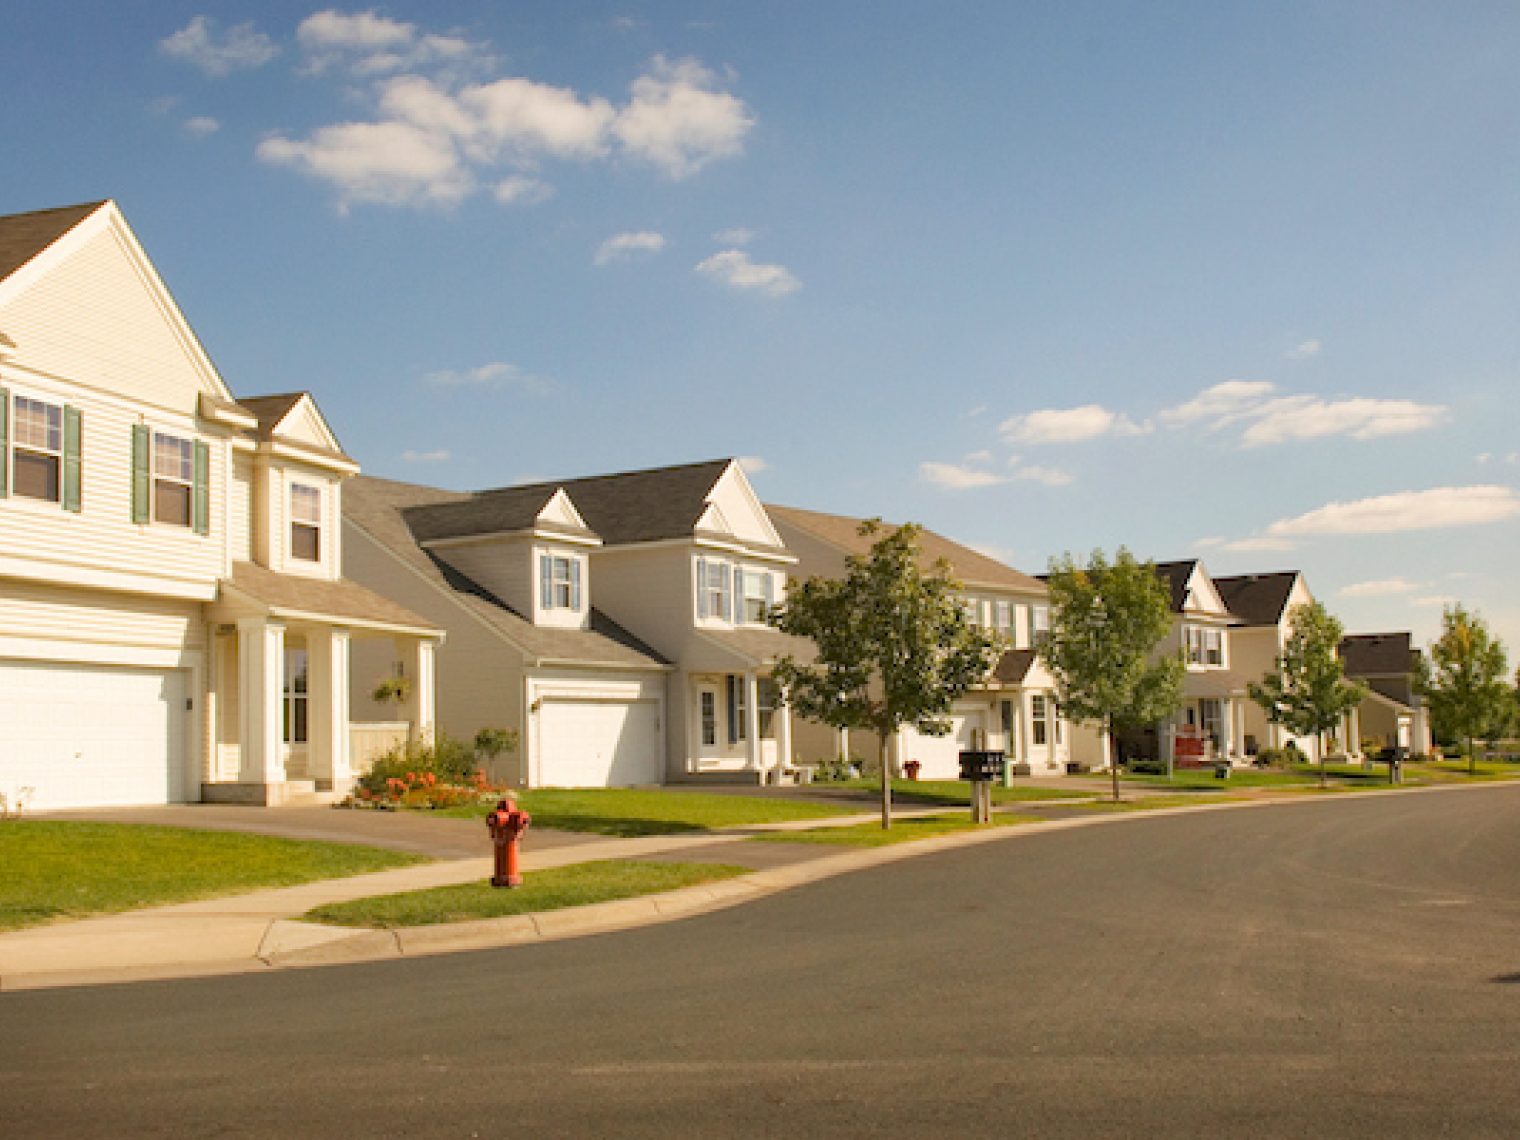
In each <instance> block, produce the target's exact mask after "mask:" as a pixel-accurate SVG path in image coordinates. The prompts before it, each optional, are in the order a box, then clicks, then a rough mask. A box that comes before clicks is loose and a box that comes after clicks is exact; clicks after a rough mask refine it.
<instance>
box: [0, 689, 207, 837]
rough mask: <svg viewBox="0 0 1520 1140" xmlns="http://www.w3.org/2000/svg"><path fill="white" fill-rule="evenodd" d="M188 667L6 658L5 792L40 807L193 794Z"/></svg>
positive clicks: (0, 746)
mask: <svg viewBox="0 0 1520 1140" xmlns="http://www.w3.org/2000/svg"><path fill="white" fill-rule="evenodd" d="M186 688H187V686H186V683H185V673H184V672H183V671H182V670H177V669H167V670H153V669H126V668H116V667H112V666H104V665H79V664H51V663H41V662H35V661H0V793H4V794H5V795H7V796H9V797H15V796H17V795H18V794H19V793H20V792H21V789H23V788H31V789H32V793H31V796H30V799H29V801H28V803H29V806H30V807H31V808H33V809H38V808H59V807H84V806H97V805H109V804H162V803H171V802H174V801H178V800H183V799H184V798H185V795H184V789H183V783H184V770H185V763H184V757H185V716H186V713H185V698H186V695H187V693H186Z"/></svg>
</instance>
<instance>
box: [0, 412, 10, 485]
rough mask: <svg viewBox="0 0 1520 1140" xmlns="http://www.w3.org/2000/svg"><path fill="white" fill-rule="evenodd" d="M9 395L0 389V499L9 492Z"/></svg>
mask: <svg viewBox="0 0 1520 1140" xmlns="http://www.w3.org/2000/svg"><path fill="white" fill-rule="evenodd" d="M10 474H11V394H10V392H9V391H7V390H6V389H4V388H0V499H3V498H5V496H7V495H9V494H10V492H11V483H10Z"/></svg>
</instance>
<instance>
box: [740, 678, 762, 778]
mask: <svg viewBox="0 0 1520 1140" xmlns="http://www.w3.org/2000/svg"><path fill="white" fill-rule="evenodd" d="M743 685H744V744H745V750H744V751H745V757H744V763H745V766H746V767H747V768H749V770H750V771H751V772H758V771H760V680H759V678H758V677H756V676H755V672H754V670H753V669H751V670H750V671H749V672H747V673H745V674H744V678H743Z"/></svg>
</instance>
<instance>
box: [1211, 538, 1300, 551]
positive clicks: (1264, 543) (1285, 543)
mask: <svg viewBox="0 0 1520 1140" xmlns="http://www.w3.org/2000/svg"><path fill="white" fill-rule="evenodd" d="M1293 548H1294V543H1293V542H1291V541H1290V540H1288V539H1286V538H1272V537H1270V536H1267V535H1257V536H1255V537H1253V538H1237V539H1235V540H1234V541H1233V542H1226V543H1225V544H1224V545H1223V546H1222V547H1221V549H1223V550H1235V551H1241V552H1243V553H1250V552H1252V551H1258V550H1292V549H1293Z"/></svg>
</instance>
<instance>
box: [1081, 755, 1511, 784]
mask: <svg viewBox="0 0 1520 1140" xmlns="http://www.w3.org/2000/svg"><path fill="white" fill-rule="evenodd" d="M1325 775H1326V777H1327V778H1328V779H1329V781H1330V783H1331V785H1332V786H1335V787H1339V788H1342V789H1346V788H1369V789H1370V788H1379V787H1384V788H1386V787H1388V786H1389V785H1388V765H1387V764H1374V765H1372V767H1370V768H1363V767H1362V766H1361V765H1360V764H1326V765H1325ZM1403 775H1404V780H1403V782H1404V783H1405V784H1409V785H1420V784H1439V783H1461V782H1462V781H1464V780H1471V779H1474V778H1476V779H1480V780H1505V779H1510V780H1513V779H1520V764H1509V763H1504V762H1502V761H1486V762H1480V763H1479V764H1478V772H1477V776H1476V777H1472V776H1469V775H1468V774H1467V762H1466V761H1465V760H1442V761H1433V762H1426V763H1418V764H1414V763H1409V764H1405V765H1404V766H1403ZM1090 778H1092V779H1101V780H1103V781H1105V782H1106V781H1107V780H1108V776H1106V775H1104V776H1096V775H1095V776H1092V777H1090ZM1120 780H1121V781H1122V782H1123V783H1127V784H1144V785H1147V786H1150V787H1161V788H1177V789H1179V790H1181V789H1187V788H1197V789H1200V790H1204V789H1208V790H1219V789H1221V788H1224V787H1227V786H1233V787H1244V788H1283V789H1292V788H1295V787H1305V786H1310V787H1313V786H1317V785H1318V784H1319V766H1318V765H1317V764H1295V765H1294V766H1293V767H1292V769H1290V770H1288V771H1284V770H1282V769H1280V768H1232V769H1230V775H1229V778H1228V779H1226V780H1221V779H1219V778H1218V777H1216V776H1215V775H1214V771H1213V769H1211V768H1204V769H1198V768H1185V769H1178V770H1177V771H1176V772H1175V773H1174V774H1173V775H1172V776H1171V777H1167V776H1150V775H1131V774H1125V775H1121V776H1120Z"/></svg>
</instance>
